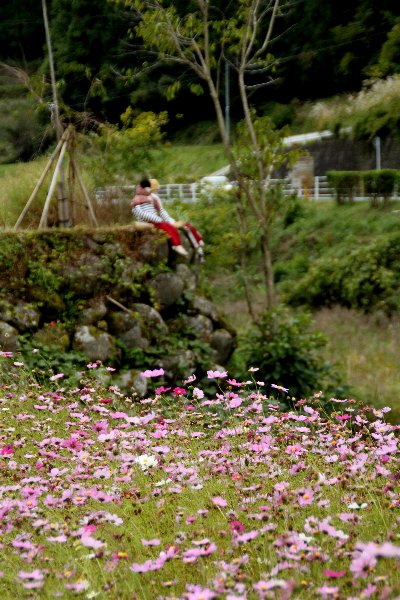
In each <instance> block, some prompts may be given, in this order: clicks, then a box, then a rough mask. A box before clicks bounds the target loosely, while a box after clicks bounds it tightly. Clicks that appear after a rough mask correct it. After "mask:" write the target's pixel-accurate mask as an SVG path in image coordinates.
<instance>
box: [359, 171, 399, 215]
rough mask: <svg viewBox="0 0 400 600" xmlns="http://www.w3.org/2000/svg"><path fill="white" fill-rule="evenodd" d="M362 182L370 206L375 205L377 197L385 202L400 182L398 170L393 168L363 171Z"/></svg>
mask: <svg viewBox="0 0 400 600" xmlns="http://www.w3.org/2000/svg"><path fill="white" fill-rule="evenodd" d="M362 182H363V185H364V191H365V193H366V194H367V195H368V196H370V198H371V204H372V206H376V205H377V203H378V199H379V198H382V199H383V201H384V203H385V204H387V202H388V200H389V198H391V197H392V196H393V195H394V193H395V190H396V186H397V185H398V184H399V182H400V171H397V170H395V169H382V170H380V171H363V173H362Z"/></svg>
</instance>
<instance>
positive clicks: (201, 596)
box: [184, 585, 217, 600]
mask: <svg viewBox="0 0 400 600" xmlns="http://www.w3.org/2000/svg"><path fill="white" fill-rule="evenodd" d="M186 589H187V590H188V592H187V593H186V594H185V595H184V597H185V600H212V599H213V598H215V597H216V596H217V594H216V593H215V592H213V591H212V590H210V589H208V588H202V587H201V586H200V585H187V586H186Z"/></svg>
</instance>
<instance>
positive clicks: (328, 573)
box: [322, 569, 346, 579]
mask: <svg viewBox="0 0 400 600" xmlns="http://www.w3.org/2000/svg"><path fill="white" fill-rule="evenodd" d="M322 573H323V574H324V575H325V577H330V578H331V579H339V578H340V577H344V576H345V575H346V570H345V569H343V570H342V571H332V570H331V569H325V570H324V571H322Z"/></svg>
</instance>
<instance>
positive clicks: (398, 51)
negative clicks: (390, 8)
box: [368, 20, 400, 77]
mask: <svg viewBox="0 0 400 600" xmlns="http://www.w3.org/2000/svg"><path fill="white" fill-rule="evenodd" d="M399 58H400V20H397V22H396V23H395V24H394V25H393V28H392V29H391V31H389V33H388V35H387V40H386V41H385V42H384V43H383V45H382V48H381V51H380V53H379V58H378V61H377V63H376V64H375V65H372V66H371V67H369V68H368V74H369V75H371V76H372V77H386V76H387V75H393V74H395V73H399V72H400V67H399V62H400V61H399Z"/></svg>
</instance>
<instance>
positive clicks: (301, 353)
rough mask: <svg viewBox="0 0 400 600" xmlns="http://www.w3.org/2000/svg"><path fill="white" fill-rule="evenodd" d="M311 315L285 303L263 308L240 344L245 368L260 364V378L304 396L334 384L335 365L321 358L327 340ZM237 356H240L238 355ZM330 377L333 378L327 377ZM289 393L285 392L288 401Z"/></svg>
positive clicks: (284, 397)
mask: <svg viewBox="0 0 400 600" xmlns="http://www.w3.org/2000/svg"><path fill="white" fill-rule="evenodd" d="M310 325H311V316H310V315H309V314H306V313H293V312H291V311H289V310H288V309H287V308H286V307H285V306H284V305H280V306H279V307H277V308H274V309H270V310H267V311H265V312H263V313H262V314H261V316H260V318H259V320H258V321H257V323H255V324H253V325H252V327H251V328H250V330H249V331H248V332H247V333H246V335H245V337H244V338H243V340H242V343H241V345H240V350H238V351H237V352H238V353H239V360H241V361H243V362H244V365H245V366H246V370H248V369H249V368H251V367H258V368H259V371H257V373H256V378H257V380H261V381H264V383H265V386H266V387H267V389H268V388H270V386H271V384H274V385H280V386H283V387H284V388H288V389H289V392H288V393H289V396H290V397H295V398H300V397H301V398H303V397H306V396H309V395H310V394H312V393H314V392H316V391H318V390H323V389H324V386H326V388H327V387H328V386H329V384H332V377H333V371H332V367H331V366H330V365H329V364H327V363H325V362H324V361H323V360H322V359H321V349H322V348H323V347H324V346H325V344H326V340H325V339H324V337H323V336H322V335H321V334H320V333H316V332H313V331H312V330H311V328H310ZM236 360H237V359H236ZM329 379H331V381H329V383H328V380H329ZM285 399H286V394H283V402H285Z"/></svg>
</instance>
